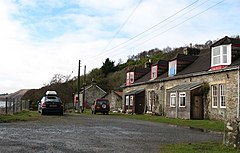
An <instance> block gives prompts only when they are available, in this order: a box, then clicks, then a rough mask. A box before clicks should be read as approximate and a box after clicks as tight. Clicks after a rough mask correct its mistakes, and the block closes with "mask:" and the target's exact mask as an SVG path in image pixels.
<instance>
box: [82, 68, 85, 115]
mask: <svg viewBox="0 0 240 153" xmlns="http://www.w3.org/2000/svg"><path fill="white" fill-rule="evenodd" d="M85 86H86V65H85V66H84V76H83V110H82V111H84V108H85Z"/></svg>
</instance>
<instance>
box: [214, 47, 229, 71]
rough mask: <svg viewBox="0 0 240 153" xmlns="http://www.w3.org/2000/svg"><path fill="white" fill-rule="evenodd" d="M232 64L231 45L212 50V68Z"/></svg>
mask: <svg viewBox="0 0 240 153" xmlns="http://www.w3.org/2000/svg"><path fill="white" fill-rule="evenodd" d="M230 64H231V45H222V46H217V47H213V48H212V62H211V66H212V67H214V66H220V65H230Z"/></svg>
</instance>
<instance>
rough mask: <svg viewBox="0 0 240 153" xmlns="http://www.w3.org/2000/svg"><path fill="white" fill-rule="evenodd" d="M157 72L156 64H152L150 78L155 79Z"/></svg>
mask: <svg viewBox="0 0 240 153" xmlns="http://www.w3.org/2000/svg"><path fill="white" fill-rule="evenodd" d="M157 72H158V66H157V65H154V66H152V68H151V79H156V78H157Z"/></svg>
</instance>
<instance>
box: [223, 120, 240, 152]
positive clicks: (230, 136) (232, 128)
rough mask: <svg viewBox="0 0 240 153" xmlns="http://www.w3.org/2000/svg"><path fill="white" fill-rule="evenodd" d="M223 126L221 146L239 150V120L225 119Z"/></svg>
mask: <svg viewBox="0 0 240 153" xmlns="http://www.w3.org/2000/svg"><path fill="white" fill-rule="evenodd" d="M224 125H225V129H224V136H223V144H224V145H226V146H229V147H234V148H240V119H239V118H233V119H227V120H226V121H225V124H224Z"/></svg>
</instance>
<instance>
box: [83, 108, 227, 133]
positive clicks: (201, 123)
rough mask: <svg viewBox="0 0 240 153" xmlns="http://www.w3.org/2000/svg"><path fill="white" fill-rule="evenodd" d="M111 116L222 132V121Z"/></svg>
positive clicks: (121, 114) (149, 116)
mask: <svg viewBox="0 0 240 153" xmlns="http://www.w3.org/2000/svg"><path fill="white" fill-rule="evenodd" d="M82 114H84V115H92V114H91V110H89V109H87V110H85V111H84V112H83V113H82ZM110 115H111V116H115V117H123V118H129V119H137V120H144V121H150V122H156V123H166V124H173V125H178V126H188V127H192V128H199V129H203V130H210V131H216V132H223V131H224V122H223V121H213V120H184V119H175V118H167V117H163V116H156V115H147V114H144V115H131V114H123V113H110Z"/></svg>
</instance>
